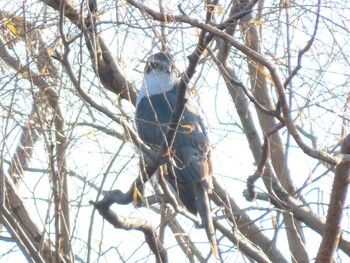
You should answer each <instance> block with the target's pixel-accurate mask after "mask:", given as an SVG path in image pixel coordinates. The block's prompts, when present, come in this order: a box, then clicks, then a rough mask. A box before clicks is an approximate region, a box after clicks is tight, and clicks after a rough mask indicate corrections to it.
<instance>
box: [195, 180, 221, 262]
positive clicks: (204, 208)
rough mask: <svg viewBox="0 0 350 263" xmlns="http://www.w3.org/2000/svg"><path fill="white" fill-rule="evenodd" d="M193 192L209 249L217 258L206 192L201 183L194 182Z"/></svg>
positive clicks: (216, 247)
mask: <svg viewBox="0 0 350 263" xmlns="http://www.w3.org/2000/svg"><path fill="white" fill-rule="evenodd" d="M195 192H196V197H197V206H198V213H199V215H200V217H201V219H202V224H203V226H204V228H205V232H206V233H207V236H208V239H209V242H210V245H211V251H212V253H213V254H214V256H215V257H216V258H217V259H218V258H219V250H218V244H217V241H216V236H215V229H214V224H213V218H212V216H211V209H210V204H209V196H208V192H207V190H206V189H205V187H203V185H202V184H201V183H195Z"/></svg>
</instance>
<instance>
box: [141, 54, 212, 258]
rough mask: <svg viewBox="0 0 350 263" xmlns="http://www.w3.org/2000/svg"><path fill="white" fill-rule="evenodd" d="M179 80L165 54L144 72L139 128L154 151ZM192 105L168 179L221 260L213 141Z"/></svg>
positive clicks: (173, 152) (173, 149) (178, 132)
mask: <svg viewBox="0 0 350 263" xmlns="http://www.w3.org/2000/svg"><path fill="white" fill-rule="evenodd" d="M178 87H179V84H178V80H177V77H176V73H175V68H174V64H173V60H172V57H171V56H170V55H169V54H168V53H165V52H159V53H156V54H154V55H152V56H151V57H150V58H149V59H148V61H147V64H146V67H145V70H144V80H143V85H142V87H141V89H140V91H139V93H138V96H137V100H136V118H135V119H136V126H137V130H138V134H139V136H140V137H141V139H142V140H143V141H144V142H146V143H147V144H148V145H149V146H150V147H153V148H154V149H157V148H159V146H160V145H161V144H162V142H163V141H164V140H165V135H166V133H167V130H168V126H169V123H170V118H171V114H172V112H173V110H174V108H175V105H176V100H177V91H178ZM187 99H188V101H187V102H186V106H185V109H184V112H183V114H182V116H181V119H180V121H179V125H178V129H177V130H176V135H175V138H174V142H173V143H172V145H171V148H170V156H171V160H169V161H168V162H167V163H166V171H167V174H166V178H167V181H168V182H169V183H170V185H171V186H172V188H173V189H174V190H175V191H176V193H177V194H178V196H179V198H180V200H181V202H182V203H183V205H184V206H185V207H186V208H187V210H188V211H189V212H191V213H192V214H194V215H197V213H199V215H200V217H201V220H202V224H203V227H204V228H205V230H206V233H207V236H208V239H209V241H210V243H211V247H212V251H213V253H214V255H215V256H216V257H217V255H218V250H217V241H216V237H215V230H214V225H213V220H212V215H211V209H210V204H209V197H208V193H209V192H210V191H211V190H212V176H213V172H212V164H211V158H210V146H209V140H208V136H207V132H206V128H205V126H204V123H203V120H202V118H201V117H200V114H199V111H198V109H197V108H196V107H195V106H194V104H193V103H192V102H191V99H190V97H189V96H188V95H187Z"/></svg>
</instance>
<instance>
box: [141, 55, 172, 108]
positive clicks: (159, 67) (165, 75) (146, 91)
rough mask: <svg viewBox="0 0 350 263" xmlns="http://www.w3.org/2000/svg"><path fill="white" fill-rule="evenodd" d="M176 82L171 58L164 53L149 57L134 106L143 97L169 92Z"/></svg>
mask: <svg viewBox="0 0 350 263" xmlns="http://www.w3.org/2000/svg"><path fill="white" fill-rule="evenodd" d="M176 82H177V77H176V71H175V68H174V62H173V57H172V56H171V55H170V54H168V53H165V52H159V53H156V54H154V55H152V56H150V57H149V59H148V61H147V64H146V67H145V70H144V80H143V83H142V87H141V89H140V91H139V94H138V96H137V101H136V105H137V104H138V103H139V102H140V100H141V99H142V98H143V97H144V96H152V95H156V94H160V93H164V92H167V91H170V90H171V89H173V87H174V85H175V83H176Z"/></svg>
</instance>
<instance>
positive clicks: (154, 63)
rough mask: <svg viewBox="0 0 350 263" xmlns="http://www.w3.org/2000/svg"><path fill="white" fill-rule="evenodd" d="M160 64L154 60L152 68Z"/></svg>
mask: <svg viewBox="0 0 350 263" xmlns="http://www.w3.org/2000/svg"><path fill="white" fill-rule="evenodd" d="M159 66H160V63H159V62H153V63H152V68H158V67H159Z"/></svg>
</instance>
